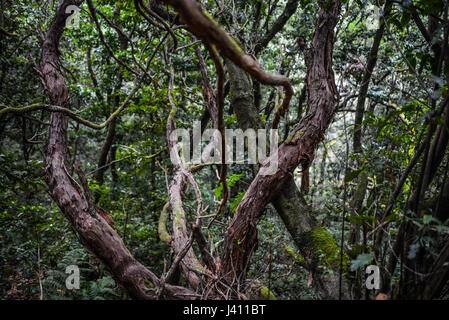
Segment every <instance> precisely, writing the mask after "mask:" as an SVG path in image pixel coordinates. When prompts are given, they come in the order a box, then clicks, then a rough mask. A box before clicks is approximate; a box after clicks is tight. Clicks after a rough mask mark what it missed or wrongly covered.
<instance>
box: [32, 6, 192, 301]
mask: <svg viewBox="0 0 449 320" xmlns="http://www.w3.org/2000/svg"><path fill="white" fill-rule="evenodd" d="M82 2H83V1H82V0H65V1H63V2H62V4H61V5H60V6H59V7H58V9H57V11H56V16H55V18H54V20H53V22H52V23H51V26H50V28H49V30H48V32H47V34H46V36H45V40H44V43H43V47H42V53H41V61H40V72H41V76H42V82H43V84H44V87H45V89H46V90H47V92H48V95H49V97H50V100H51V103H52V104H53V105H57V106H61V107H68V106H69V104H70V101H69V94H68V89H67V85H66V83H65V79H64V77H63V75H62V73H61V70H60V64H59V59H58V45H59V41H60V39H61V36H62V34H63V32H64V27H65V23H66V19H67V18H68V17H69V14H67V13H65V12H66V8H67V6H69V5H76V6H79V5H81V4H82ZM67 126H68V118H67V116H66V115H64V114H63V113H59V112H54V113H52V115H51V120H50V129H49V133H48V143H47V149H46V156H45V160H46V182H47V184H48V187H49V190H50V195H51V197H52V199H53V200H54V201H55V202H56V204H57V205H58V207H59V208H60V210H61V211H62V213H63V214H64V215H65V216H66V217H67V219H68V220H69V221H70V223H71V225H72V226H73V227H74V229H75V230H76V231H77V233H78V235H79V238H80V240H81V243H82V244H83V246H84V248H85V249H86V250H87V251H89V252H90V253H92V254H93V255H94V256H95V257H97V258H98V259H99V260H100V261H101V262H102V263H103V264H104V265H105V266H106V268H107V269H108V270H109V271H110V272H111V275H112V277H113V278H114V279H115V280H116V281H117V282H118V283H119V284H120V285H121V286H122V287H123V288H124V289H125V290H126V291H127V292H128V294H129V295H130V296H131V297H132V298H136V299H154V298H157V295H156V291H157V287H158V285H159V279H158V278H157V277H156V275H154V274H153V273H152V272H151V271H150V270H148V269H146V268H145V267H144V266H143V265H142V264H140V263H139V262H138V261H136V259H135V258H134V257H133V256H132V255H131V253H130V252H129V251H128V249H127V248H126V247H125V245H124V244H123V241H122V239H121V238H120V237H119V235H118V234H117V232H115V230H113V229H112V228H111V227H110V226H109V225H108V224H107V223H106V222H105V220H104V219H103V218H102V217H101V216H100V215H99V214H97V213H96V211H95V209H94V208H93V207H92V206H91V205H89V202H88V200H87V198H86V195H85V194H84V193H83V191H82V189H81V187H80V186H79V184H78V183H77V182H76V181H75V180H74V179H73V178H72V177H71V176H70V174H69V173H68V172H69V170H67V167H66V163H67V154H68V150H67ZM166 289H167V291H166V292H167V296H168V297H173V298H186V297H190V298H191V297H193V296H194V294H193V293H192V292H191V291H189V290H187V289H184V288H181V287H175V286H168V285H167V286H166Z"/></svg>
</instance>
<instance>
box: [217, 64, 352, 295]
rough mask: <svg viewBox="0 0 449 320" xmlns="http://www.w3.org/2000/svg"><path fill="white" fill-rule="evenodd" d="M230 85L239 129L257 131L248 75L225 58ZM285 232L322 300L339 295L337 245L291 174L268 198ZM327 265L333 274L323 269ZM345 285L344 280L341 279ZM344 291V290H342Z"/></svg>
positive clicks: (260, 124)
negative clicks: (310, 274) (306, 268)
mask: <svg viewBox="0 0 449 320" xmlns="http://www.w3.org/2000/svg"><path fill="white" fill-rule="evenodd" d="M225 62H226V66H227V70H228V74H229V82H230V84H231V91H230V102H231V107H232V109H233V110H234V112H235V114H236V116H237V123H238V126H239V128H240V129H242V130H247V129H249V128H251V129H254V130H257V129H262V128H264V123H263V121H262V119H261V118H260V116H259V113H258V111H257V108H256V104H255V102H254V96H253V94H252V90H251V83H250V81H249V78H248V75H247V74H246V73H245V72H244V71H243V70H242V69H240V68H239V67H237V66H236V65H235V64H234V63H232V61H230V60H229V59H225ZM272 204H273V206H274V208H275V209H276V211H277V213H278V214H279V216H280V217H281V219H282V221H283V222H284V225H285V227H286V229H287V231H288V232H289V233H290V235H291V237H292V239H293V241H294V243H295V244H296V246H297V247H298V249H299V252H300V254H301V256H302V257H303V258H304V262H305V263H306V265H307V267H308V270H309V271H310V272H311V273H312V277H313V284H314V286H315V288H316V290H317V293H318V295H319V296H320V297H321V298H322V299H335V298H336V297H338V294H339V292H338V291H339V277H338V273H339V267H340V266H339V263H338V262H339V257H338V256H336V255H335V253H336V252H338V250H339V248H338V246H337V244H336V242H335V240H334V239H333V238H332V236H331V235H330V234H329V233H328V232H327V231H326V230H325V229H324V228H321V227H320V226H319V224H318V221H317V220H316V218H315V216H314V212H313V211H312V208H310V207H309V206H308V205H307V203H306V201H305V199H304V197H303V196H302V195H301V193H300V192H299V190H298V188H297V186H296V183H295V180H294V179H293V177H287V179H286V181H285V183H284V185H283V187H282V189H281V192H280V193H279V195H278V196H277V197H275V198H274V199H273V201H272ZM323 267H327V268H331V269H332V271H333V273H329V272H323V271H324V270H323V269H324V268H323ZM344 284H345V287H347V281H346V279H345V281H344ZM346 292H347V290H345V293H346Z"/></svg>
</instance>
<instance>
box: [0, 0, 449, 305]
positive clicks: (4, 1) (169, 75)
mask: <svg viewBox="0 0 449 320" xmlns="http://www.w3.org/2000/svg"><path fill="white" fill-rule="evenodd" d="M168 2H170V1H168ZM173 2H176V1H173ZM199 2H201V5H202V7H203V9H204V11H206V12H209V14H210V16H211V17H212V18H213V19H214V20H213V21H215V22H216V23H218V24H219V25H221V26H222V28H223V29H224V30H225V31H226V32H227V33H228V34H229V35H231V36H232V37H233V38H234V39H235V40H236V42H237V43H238V45H239V46H241V48H243V49H244V50H245V51H246V52H247V53H248V54H249V55H250V56H253V57H255V58H257V61H258V62H259V63H260V65H261V67H262V68H263V69H264V70H265V71H266V72H268V73H270V74H282V75H285V76H286V77H287V78H288V79H289V80H290V83H291V86H292V87H293V89H294V91H295V93H294V95H293V97H292V99H291V102H290V108H289V110H288V112H287V113H286V114H285V115H284V116H283V117H281V120H280V124H279V127H278V128H279V136H280V138H281V141H280V142H284V141H286V140H287V139H289V135H290V133H291V132H293V131H294V128H295V127H296V126H297V125H298V124H299V123H300V122H301V121H304V119H305V116H306V114H308V112H310V108H311V103H310V99H308V98H310V97H308V95H309V94H308V93H309V90H310V88H306V87H307V79H306V78H307V76H308V74H309V72H308V66H307V65H306V63H305V60H304V51H303V50H301V48H300V47H301V41H305V43H310V42H311V41H312V38H313V37H314V32H316V31H314V30H315V28H316V22H317V20H318V19H319V16H320V12H321V11H320V10H321V9H322V8H323V7H326V6H328V7H329V8H330V7H331V6H332V5H333V3H334V2H339V1H327V2H326V1H318V2H315V1H304V0H301V1H291V0H289V1H287V0H270V1H261V0H249V1H241V0H203V1H199ZM139 3H140V4H139ZM60 4H61V3H60V2H59V1H38V0H33V1H10V0H1V13H0V28H1V32H0V44H1V46H0V59H1V60H0V65H1V67H0V266H1V267H0V296H1V297H2V299H129V298H131V297H132V294H131V295H130V294H129V293H128V292H127V290H126V289H125V288H123V286H121V285H120V283H119V281H117V278H116V277H115V275H114V272H111V270H110V269H108V266H107V263H106V266H105V263H104V261H103V262H102V260H101V259H100V258H99V257H96V256H95V255H94V254H91V253H90V252H89V250H86V249H85V247H86V246H85V245H84V244H85V243H84V242H83V240H82V239H80V236H79V234H78V231H79V230H77V229H76V226H75V227H74V225H73V224H72V223H71V221H70V219H67V216H65V215H64V214H62V213H61V212H62V211H63V210H62V209H61V208H60V207H58V206H60V204H59V203H57V202H55V199H54V198H52V193H51V192H49V185H48V182H47V181H46V174H47V175H48V172H47V173H46V170H47V168H46V167H47V166H48V163H47V162H48V160H46V156H45V155H46V154H47V152H48V151H47V150H46V146H47V143H48V139H49V133H48V132H49V128H50V127H51V126H52V124H53V122H52V120H51V119H50V117H51V115H52V114H54V113H58V112H56V111H53V112H52V111H50V110H49V109H48V108H46V107H37V108H35V109H32V110H25V109H26V108H27V107H29V106H32V105H37V106H49V105H53V104H54V101H51V98H50V96H49V94H48V92H47V89H48V88H47V87H46V86H45V80H44V76H43V75H42V66H41V57H42V52H43V51H42V49H43V45H44V41H45V39H46V35H47V32H49V30H50V26H51V24H52V21H53V18H54V16H55V12H57V8H58V6H59V5H60ZM136 6H137V7H136ZM145 7H147V8H151V10H153V11H155V12H156V8H159V9H161V10H163V13H167V15H168V17H165V16H163V15H162V13H160V12H156V16H157V18H155V17H153V16H151V15H150V14H149V12H148V11H146V9H145ZM320 8H321V9H320ZM80 9H81V10H80V16H79V21H78V23H76V21H71V22H73V23H74V25H73V26H70V25H69V26H66V28H65V30H64V34H63V35H62V38H61V40H60V42H59V48H58V57H59V64H60V69H61V73H62V75H63V76H64V79H65V82H66V85H67V88H68V93H69V100H70V104H69V105H66V106H62V107H65V108H67V109H70V110H71V111H72V112H73V114H74V115H75V116H76V117H79V119H81V118H82V119H85V120H83V121H84V122H83V121H79V119H78V120H77V119H75V116H70V117H69V124H68V130H67V131H68V138H67V147H68V153H67V159H66V165H65V166H66V168H67V171H68V174H69V175H70V176H72V177H73V179H74V180H76V181H77V183H78V184H79V188H80V190H81V189H83V186H82V181H81V180H82V175H83V174H82V173H79V172H78V171H77V170H76V169H74V164H75V163H78V164H79V165H80V166H81V168H82V172H84V174H85V176H86V178H87V181H88V184H89V187H90V190H92V195H93V198H94V199H93V201H94V202H95V205H96V206H98V207H100V208H103V210H104V211H106V212H107V214H108V215H109V216H110V217H111V218H112V220H113V221H114V230H115V231H116V232H117V234H118V235H119V236H120V237H121V239H122V240H123V243H124V245H125V246H126V248H128V250H129V251H130V252H131V254H132V255H133V256H134V257H135V259H136V260H137V261H139V262H140V263H141V264H143V265H144V266H145V267H146V268H148V269H149V270H151V271H152V272H153V273H154V274H155V275H157V277H161V276H162V275H163V274H167V272H168V271H169V269H170V266H172V265H173V263H174V262H175V258H176V257H177V255H178V254H179V248H176V247H175V246H174V245H173V242H172V243H171V245H170V244H167V243H166V242H164V241H162V240H161V235H160V230H159V229H158V228H160V226H159V224H160V218H161V214H162V212H163V211H164V207H165V206H166V203H167V202H168V203H170V202H171V201H172V199H171V195H172V196H173V193H171V192H172V191H170V186H171V185H172V183H173V182H172V181H174V179H175V177H176V176H177V175H176V167H174V165H173V163H172V161H171V159H170V154H169V148H170V146H169V144H168V143H167V139H166V136H167V129H166V128H167V123H169V122H170V121H171V120H172V119H174V124H175V126H176V128H185V129H188V130H191V129H192V126H193V123H194V121H201V123H202V124H203V125H204V126H205V127H204V128H206V126H207V128H214V127H215V123H214V120H215V119H214V115H211V114H210V112H209V111H208V108H207V103H208V102H207V101H206V100H205V96H204V93H205V92H206V91H207V88H205V82H208V83H209V85H210V87H211V88H212V93H211V94H212V95H213V96H214V99H215V97H216V100H217V105H219V92H220V90H221V89H223V90H224V95H225V99H224V110H223V111H224V116H223V121H224V126H225V127H226V128H227V129H239V128H241V129H246V128H254V129H259V128H262V127H266V128H270V127H271V125H272V123H273V121H274V119H275V117H276V114H277V111H278V109H279V107H280V105H281V103H282V101H283V100H284V98H285V97H286V94H285V92H284V91H283V90H282V87H276V86H270V85H266V84H261V83H260V82H259V81H258V80H257V79H256V77H254V75H253V76H251V77H248V76H247V75H246V73H245V72H242V73H241V74H243V75H244V76H245V77H246V78H245V79H246V82H247V87H246V88H244V89H245V90H244V91H245V92H243V93H245V94H246V95H245V94H243V95H241V96H238V94H239V90H238V84H239V83H240V84H241V82H238V81H240V80H239V79H238V75H237V76H236V74H237V73H233V72H230V71H231V70H232V67H231V63H232V62H229V61H228V60H227V59H228V57H226V58H225V55H224V54H223V52H222V51H221V50H219V49H220V48H218V50H217V51H214V50H211V49H210V48H209V45H207V43H206V41H201V39H200V40H198V35H194V34H195V32H193V31H192V29H191V28H190V25H189V26H188V27H186V26H185V25H184V22H183V21H181V22H182V23H181V22H179V16H176V19H174V18H173V17H174V16H175V15H176V12H175V11H174V10H173V8H171V7H169V6H167V5H165V4H162V3H161V1H129V0H127V1H112V0H95V1H87V2H83V3H82V4H81V5H80ZM151 10H150V11H151ZM324 10H326V9H324ZM448 12H449V2H448V1H445V0H431V1H427V0H426V1H417V0H413V1H412V0H405V1H394V2H393V1H389V0H386V1H385V0H384V1H382V0H347V1H342V3H341V11H340V13H339V20H338V24H337V26H336V28H335V39H334V41H333V61H332V66H331V67H333V70H334V72H335V84H336V87H337V90H338V93H339V95H340V97H339V100H338V107H337V109H336V113H335V117H333V121H332V123H331V125H330V127H329V128H328V129H327V130H326V132H325V136H324V139H323V140H322V141H321V142H320V143H319V144H318V145H317V148H316V149H315V150H314V157H315V158H314V160H313V162H312V163H311V165H310V167H309V168H305V167H304V166H301V165H299V166H297V168H296V169H295V170H294V171H293V177H294V181H295V183H296V186H297V187H298V192H300V198H301V201H303V203H304V207H293V208H291V210H293V212H294V214H295V215H296V217H301V216H302V215H303V214H304V212H305V211H307V214H308V215H310V216H312V217H313V219H315V220H316V226H315V227H314V228H313V229H312V230H311V231H309V233H308V235H309V236H311V238H312V239H315V241H316V243H315V244H314V245H313V246H311V247H310V248H312V249H311V250H313V251H314V258H313V259H312V258H310V257H308V256H306V253H305V252H307V250H309V249H310V248H309V247H308V248H309V249H307V250H305V249H302V248H301V247H300V246H301V243H302V242H301V241H302V240H301V241H300V240H298V238H300V236H299V235H298V234H296V235H295V234H294V233H292V229H291V228H289V226H288V225H287V223H286V221H285V219H284V217H283V216H282V215H281V216H280V214H279V208H278V206H277V205H276V199H277V198H278V195H277V194H276V195H274V196H273V197H274V198H275V199H271V198H270V200H269V201H267V202H268V203H270V204H268V205H267V206H266V207H265V206H264V207H265V210H264V212H263V215H261V217H260V219H259V220H258V221H257V230H258V232H257V239H258V245H257V250H256V251H255V252H254V253H253V254H252V256H250V261H251V264H250V266H249V269H248V270H247V271H248V274H247V276H246V278H247V279H248V280H249V281H250V282H251V285H254V284H255V286H256V287H258V288H259V289H260V288H262V289H260V290H259V291H258V293H254V291H251V290H247V291H246V292H245V296H243V297H253V296H251V294H250V293H248V292H252V293H253V294H254V296H255V297H262V298H276V299H320V298H334V299H338V298H339V297H343V298H347V299H374V298H375V297H376V296H377V297H379V293H385V294H386V295H387V296H388V297H389V298H390V299H416V298H418V299H446V298H448V289H449V286H448V278H449V246H448V236H449V220H448V218H449V179H448V165H449V152H448V150H449V149H448V148H447V144H448V137H449V126H448V125H449V103H448V101H447V100H448V97H449V96H448V94H449V91H448V80H449V78H448V75H449V59H448V58H449V48H448V46H449V42H448V38H449V24H448ZM284 18H285V19H284ZM159 19H160V20H159ZM150 22H151V23H150ZM185 24H187V23H185ZM271 32H273V33H274V34H273V36H272V37H269V35H270V33H271ZM266 37H268V38H269V39H268V41H264V39H265V38H266ZM200 38H201V37H200ZM301 39H302V40H301ZM205 44H206V45H205ZM323 50H324V48H323ZM214 52H218V54H219V55H221V56H222V57H223V58H224V59H223V60H222V59H221V58H219V60H220V61H221V60H222V61H221V62H222V64H223V65H224V69H225V70H224V71H225V79H224V80H225V83H224V86H223V88H220V84H219V82H220V81H219V80H220V74H219V72H218V71H217V59H216V58H215V57H214V54H213V53H214ZM202 59H204V60H205V63H206V69H205V70H202V69H201V60H202ZM234 62H235V61H234ZM370 65H371V66H370ZM204 71H206V73H207V75H208V77H209V79H205V74H204ZM171 82H172V85H171ZM243 82H245V81H243ZM365 84H366V86H365ZM364 87H365V88H364ZM240 93H241V92H240ZM248 96H250V99H251V101H252V104H250V106H249V107H247V108H248V109H240V111H239V110H238V109H237V108H242V107H241V104H242V103H243V102H242V101H244V100H245V97H248ZM238 105H239V107H238ZM122 106H124V109H123V111H121V112H120V113H119V114H118V115H117V117H116V118H114V119H112V121H110V120H111V119H109V118H110V115H111V114H113V112H114V111H115V110H120V108H121V107H122ZM173 106H176V115H175V116H174V118H173V110H174V108H173ZM12 108H21V109H14V110H12ZM245 108H246V107H245ZM250 108H252V109H254V110H256V115H257V117H256V118H254V119H256V120H254V119H251V118H250V116H251V114H252V113H251V111H249V109H250ZM312 109H313V108H312ZM24 110H25V111H24ZM241 110H243V115H242V112H241ZM312 111H313V110H312ZM244 117H248V118H244ZM108 119H109V120H108ZM105 121H107V125H104V126H102V128H96V129H95V128H93V127H95V126H98V124H102V123H104V122H105ZM245 121H247V122H245ZM248 121H249V122H248ZM253 121H255V122H257V123H258V125H260V127H255V125H254V123H255V122H253ZM258 121H259V122H258ZM86 123H87V125H86ZM245 123H251V124H252V125H248V124H246V125H245ZM204 128H203V129H204ZM323 129H326V128H323ZM190 169H191V171H192V172H193V175H194V179H195V181H196V183H197V185H198V186H199V191H200V192H201V196H202V203H203V206H202V208H201V209H202V210H203V212H202V215H204V216H208V215H209V218H204V219H201V221H202V229H200V232H202V234H203V236H204V238H205V240H206V242H207V248H208V250H209V251H210V253H211V255H212V256H214V257H218V256H220V255H221V254H222V253H223V251H224V250H225V249H224V242H225V241H226V240H227V239H228V237H227V234H228V226H229V225H230V223H231V221H232V219H233V217H234V215H238V214H239V212H240V211H239V210H243V209H242V208H240V207H239V204H240V203H241V201H242V199H244V197H245V193H246V192H247V190H248V189H249V187H250V185H251V183H252V181H253V179H255V177H256V175H257V168H254V167H253V166H252V165H249V164H231V165H228V166H227V173H226V183H224V181H222V179H220V177H221V174H222V166H220V165H210V166H204V167H201V168H195V169H192V168H190ZM187 184H189V183H187ZM224 187H226V188H227V189H228V192H224ZM276 190H277V189H276ZM195 191H196V189H195V187H194V185H193V184H191V186H188V187H185V188H184V189H183V190H182V192H181V193H182V206H183V209H184V210H185V213H186V221H187V222H186V226H187V229H188V234H187V238H188V236H189V234H190V228H191V223H193V222H194V221H195V218H196V215H197V205H198V198H197V194H196V193H195ZM269 191H270V190H268V192H269ZM273 192H275V188H273ZM249 196H250V195H247V197H249ZM223 198H225V199H226V198H227V199H226V202H225V205H224V207H223V208H221V202H222V199H223ZM256 201H257V199H256ZM261 201H262V200H261ZM172 203H173V202H172ZM245 203H246V202H245ZM169 211H170V214H169V217H168V222H167V223H166V225H167V228H168V233H169V234H170V235H173V236H174V233H176V232H177V230H176V224H175V223H174V222H173V224H172V221H175V219H176V210H175V209H173V210H169ZM217 211H218V212H220V211H221V212H220V214H219V215H218V216H217V217H216V218H215V217H212V216H213V215H214V214H215V213H216V212H217ZM298 219H299V218H298ZM315 220H314V221H315ZM254 223H256V222H254ZM174 228H175V229H174ZM320 230H322V232H323V233H320V232H321V231H320ZM301 237H304V236H303V235H301ZM81 238H82V235H81ZM301 239H304V238H301ZM193 249H194V254H196V255H197V256H202V254H203V252H200V251H201V250H200V246H199V245H197V244H196V243H194V245H193ZM312 260H313V262H311V261H312ZM395 260H396V261H395ZM69 265H77V266H79V268H80V274H81V279H80V284H81V287H80V289H79V290H68V289H66V286H65V279H66V278H67V276H68V275H67V274H66V273H65V269H66V267H67V266H69ZM217 265H218V263H217ZM368 265H377V266H379V267H380V270H381V273H382V285H381V287H379V288H378V290H368V289H366V288H365V277H366V274H365V268H366V267H367V266H368ZM207 272H209V271H207ZM207 272H206V271H205V273H207ZM329 274H331V275H333V276H335V277H336V278H338V279H337V280H336V281H335V279H334V280H333V281H334V283H339V282H340V285H341V286H340V287H338V286H337V287H335V288H334V289H333V291H332V290H331V291H329V290H330V289H326V290H327V291H326V290H324V289H323V287H326V286H323V285H320V284H318V283H319V282H320V283H321V282H326V281H328V280H329V279H331V278H332V277H329V276H328V275H329ZM202 277H203V278H202V279H203V281H206V280H204V279H208V278H207V275H206V276H204V275H203V276H202ZM318 279H321V280H318ZM170 280H171V281H170V283H171V284H173V285H178V286H182V287H190V288H192V285H191V283H190V282H189V278H188V277H186V276H185V275H184V274H183V271H182V270H181V268H179V269H178V270H177V271H176V272H175V274H174V275H173V276H172V277H171V279H170ZM340 280H341V281H340ZM329 281H331V280H329ZM341 283H343V284H341ZM206 287H207V286H206ZM202 289H203V287H201V286H200V288H196V289H195V288H194V289H193V291H195V290H196V292H197V293H199V294H200V295H203V297H205V291H206V290H205V291H201V290H202ZM323 292H326V293H327V294H328V295H326V294H324V293H323ZM329 292H333V293H332V294H329ZM336 293H338V294H336ZM239 297H240V298H241V297H242V296H239Z"/></svg>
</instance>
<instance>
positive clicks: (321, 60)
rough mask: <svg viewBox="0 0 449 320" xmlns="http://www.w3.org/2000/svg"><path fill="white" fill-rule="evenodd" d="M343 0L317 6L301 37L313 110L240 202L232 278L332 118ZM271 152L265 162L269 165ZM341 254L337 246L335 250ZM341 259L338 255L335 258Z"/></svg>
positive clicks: (228, 244) (227, 268) (229, 251)
mask: <svg viewBox="0 0 449 320" xmlns="http://www.w3.org/2000/svg"><path fill="white" fill-rule="evenodd" d="M340 5H341V4H340V2H339V1H336V2H335V3H334V4H333V5H332V6H331V7H330V8H329V7H328V8H326V6H323V8H321V9H320V11H319V17H318V21H317V24H316V29H315V34H314V36H313V39H312V43H311V46H310V48H307V47H306V46H305V44H304V42H303V41H299V42H300V45H301V47H302V49H303V52H304V56H305V62H306V66H307V88H308V104H309V111H308V113H307V115H306V116H305V117H304V119H303V120H302V121H301V122H300V123H299V124H298V126H297V127H296V128H295V129H294V130H293V133H292V135H291V136H290V137H289V138H288V139H287V141H286V142H284V143H283V144H282V145H281V146H280V148H279V151H278V168H279V169H278V171H277V172H276V173H275V174H273V175H262V174H260V173H259V174H258V175H257V176H256V177H255V179H254V180H253V182H252V183H251V185H250V187H249V189H248V191H247V192H246V194H245V196H244V197H243V199H242V201H241V202H240V204H239V206H238V208H237V211H236V213H235V215H234V218H233V220H232V222H231V225H230V226H229V228H228V232H227V235H226V238H225V246H224V252H223V256H222V259H221V260H222V263H223V264H222V272H223V273H224V274H225V275H226V276H227V277H228V278H235V279H238V280H240V281H241V280H244V279H245V277H246V272H247V271H248V266H249V261H250V258H251V255H252V254H253V253H254V251H255V250H256V248H257V227H256V223H257V221H258V219H259V218H260V217H261V215H262V213H263V212H264V210H265V207H266V205H267V204H268V203H270V202H271V201H273V200H274V199H275V197H276V196H278V195H279V193H280V192H281V190H282V188H283V187H284V185H285V183H286V181H288V179H289V177H291V176H292V172H293V171H294V170H295V169H296V167H297V166H298V165H301V166H302V167H303V169H306V168H308V167H309V166H310V165H311V163H312V161H313V158H314V152H315V149H316V148H317V146H318V144H319V142H320V141H321V140H322V139H323V137H324V133H325V131H326V129H327V128H328V126H329V125H330V123H331V121H332V119H333V118H334V115H335V112H336V109H337V103H338V99H339V95H338V92H337V88H336V85H335V78H334V72H333V69H332V53H333V45H334V28H335V26H336V24H337V21H338V16H339V13H340ZM275 160H276V159H274V158H273V157H271V158H269V159H267V161H266V162H265V163H264V164H263V165H262V167H265V166H267V165H268V163H269V161H275ZM335 254H336V255H337V257H338V255H339V250H336V251H335ZM337 261H338V258H337Z"/></svg>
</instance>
